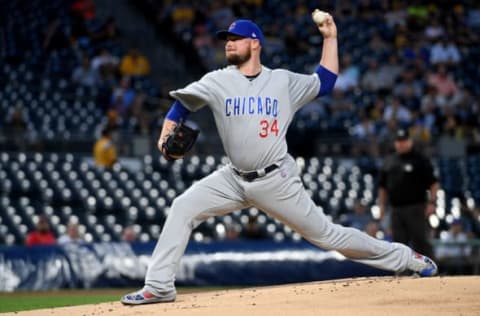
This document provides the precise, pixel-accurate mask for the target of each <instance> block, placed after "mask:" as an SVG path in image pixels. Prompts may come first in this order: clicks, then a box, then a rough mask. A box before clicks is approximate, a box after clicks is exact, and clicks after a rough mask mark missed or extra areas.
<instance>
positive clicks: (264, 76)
mask: <svg viewBox="0 0 480 316" xmlns="http://www.w3.org/2000/svg"><path fill="white" fill-rule="evenodd" d="M319 89H320V81H319V78H318V76H317V75H316V74H313V75H301V74H296V73H292V72H290V71H287V70H271V69H268V68H266V67H263V68H262V71H261V73H260V75H259V76H258V77H257V78H255V79H254V80H249V79H247V78H246V77H245V76H243V75H242V74H241V73H240V72H239V71H238V70H237V68H236V67H234V66H230V67H227V68H225V69H222V70H218V71H214V72H211V73H208V74H207V75H205V76H204V77H203V78H202V79H201V80H199V81H197V82H194V83H192V84H190V85H188V86H187V87H185V88H184V89H180V90H176V91H173V92H171V95H172V97H174V98H176V99H178V100H180V101H181V102H182V103H183V104H184V105H185V106H186V107H187V108H188V109H190V110H192V111H196V110H198V109H200V108H201V107H203V106H205V105H208V106H209V107H210V108H211V109H212V111H213V114H214V117H215V122H216V124H217V128H218V131H219V134H220V137H221V138H222V142H223V145H224V148H225V151H226V153H227V155H228V157H229V158H230V160H231V162H232V164H233V166H232V165H227V166H223V167H222V168H220V169H218V170H216V171H214V172H213V173H212V174H210V175H208V176H207V177H205V178H203V179H202V180H200V181H198V182H195V183H194V184H193V185H192V186H191V187H190V188H189V189H188V190H186V191H185V192H184V193H183V194H181V195H180V196H178V197H177V198H176V199H175V200H174V202H173V204H172V207H171V209H170V213H169V215H168V217H167V220H166V222H165V224H164V227H163V230H162V234H161V235H160V238H159V240H158V243H157V246H156V247H155V250H154V252H153V255H152V259H151V261H150V264H149V267H148V270H147V274H146V277H145V288H146V289H147V290H149V291H150V292H151V293H153V294H155V295H159V296H163V297H173V296H174V295H175V285H174V280H175V270H176V267H177V265H178V263H179V261H180V258H181V256H182V254H183V252H184V251H185V248H186V246H187V243H188V240H189V238H190V234H191V232H192V230H193V229H194V228H195V227H196V226H198V225H199V224H200V223H201V222H202V221H204V220H205V219H207V218H208V217H210V216H217V215H224V214H227V213H229V212H232V211H235V210H238V209H242V208H246V207H251V206H255V207H257V208H258V209H261V210H263V211H264V212H266V213H267V214H269V215H270V216H272V217H275V218H277V219H278V220H280V221H282V222H283V223H285V224H287V225H289V226H290V227H292V228H293V229H294V230H296V231H297V232H298V233H300V234H301V235H302V236H303V237H304V238H305V239H307V240H309V241H310V242H312V243H313V244H315V245H317V246H319V247H321V248H323V249H334V250H337V251H339V252H340V253H342V254H343V255H345V256H346V257H348V258H349V259H351V260H355V261H358V262H362V263H365V264H369V265H372V266H375V267H378V268H382V269H386V270H391V271H403V270H405V269H407V268H410V267H411V266H412V250H411V249H410V248H408V247H407V246H405V245H403V244H400V243H389V242H385V241H382V240H378V239H375V238H372V237H370V236H368V235H366V234H364V233H362V232H360V231H359V230H356V229H353V228H346V227H342V226H340V225H336V224H333V223H332V222H331V221H330V220H329V219H328V218H327V217H326V216H325V215H324V213H323V211H322V209H321V208H318V207H317V206H316V205H315V204H314V202H313V201H312V200H311V198H310V197H309V195H308V194H307V192H306V191H305V189H304V187H303V184H302V181H301V179H300V172H299V169H298V167H297V165H296V163H295V160H294V159H293V158H292V157H291V156H290V155H289V154H288V153H287V144H286V141H285V134H286V132H287V128H288V125H289V123H290V122H291V120H292V117H293V115H294V113H295V111H296V110H297V109H298V108H299V107H301V106H302V105H304V104H306V103H307V102H309V101H311V100H313V99H314V98H315V97H316V96H317V94H318V92H319ZM271 164H276V165H277V166H278V168H277V169H275V170H273V171H271V172H269V173H265V172H264V173H261V175H262V176H260V177H257V178H255V179H245V178H244V177H242V176H240V175H239V174H238V173H237V172H235V170H234V169H233V168H234V167H235V168H238V169H240V170H242V171H253V170H260V169H262V168H266V167H267V166H270V165H271Z"/></svg>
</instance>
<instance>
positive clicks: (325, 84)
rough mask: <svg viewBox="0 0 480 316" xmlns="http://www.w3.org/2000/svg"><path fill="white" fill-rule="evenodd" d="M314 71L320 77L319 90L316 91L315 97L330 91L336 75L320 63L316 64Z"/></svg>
mask: <svg viewBox="0 0 480 316" xmlns="http://www.w3.org/2000/svg"><path fill="white" fill-rule="evenodd" d="M315 72H316V73H317V75H318V78H320V91H319V92H318V95H317V97H321V96H323V95H326V94H328V93H330V92H332V90H333V87H334V86H335V81H337V75H336V74H334V73H333V72H331V71H330V70H328V69H327V68H325V67H323V66H322V65H318V67H317V70H316V71H315Z"/></svg>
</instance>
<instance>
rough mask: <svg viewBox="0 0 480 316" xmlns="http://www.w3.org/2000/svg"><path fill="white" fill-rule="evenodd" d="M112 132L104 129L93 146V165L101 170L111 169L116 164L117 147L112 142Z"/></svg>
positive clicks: (109, 129)
mask: <svg viewBox="0 0 480 316" xmlns="http://www.w3.org/2000/svg"><path fill="white" fill-rule="evenodd" d="M113 133H114V130H113V129H111V128H105V129H104V130H103V131H102V137H100V138H99V139H98V140H97V141H96V142H95V145H94V146H93V157H94V159H95V164H96V165H97V166H98V167H102V168H111V167H113V165H114V164H115V163H116V162H117V159H118V158H117V147H116V145H115V142H114V140H113Z"/></svg>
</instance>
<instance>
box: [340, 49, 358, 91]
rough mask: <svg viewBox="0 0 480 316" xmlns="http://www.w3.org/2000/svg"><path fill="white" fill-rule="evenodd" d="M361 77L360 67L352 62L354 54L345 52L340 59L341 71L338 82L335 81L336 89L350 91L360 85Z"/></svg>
mask: <svg viewBox="0 0 480 316" xmlns="http://www.w3.org/2000/svg"><path fill="white" fill-rule="evenodd" d="M359 78H360V69H358V67H357V66H356V65H354V64H352V56H351V55H349V54H345V55H343V56H342V58H341V60H340V73H339V74H338V78H337V82H335V90H341V91H348V90H351V89H353V88H356V87H357V86H358V81H359Z"/></svg>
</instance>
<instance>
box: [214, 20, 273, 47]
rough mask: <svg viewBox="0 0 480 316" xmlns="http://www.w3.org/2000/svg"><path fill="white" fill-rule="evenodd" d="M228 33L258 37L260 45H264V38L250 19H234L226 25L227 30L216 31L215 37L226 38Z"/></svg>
mask: <svg viewBox="0 0 480 316" xmlns="http://www.w3.org/2000/svg"><path fill="white" fill-rule="evenodd" d="M228 35H236V36H241V37H247V38H253V39H258V40H259V41H260V45H262V46H263V45H264V43H265V40H264V39H263V34H262V31H261V30H260V28H259V27H258V25H256V24H255V23H253V22H252V21H250V20H243V19H241V20H236V21H234V22H233V23H232V24H230V26H229V27H228V30H224V31H218V32H217V38H219V39H221V40H226V39H227V36H228Z"/></svg>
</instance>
